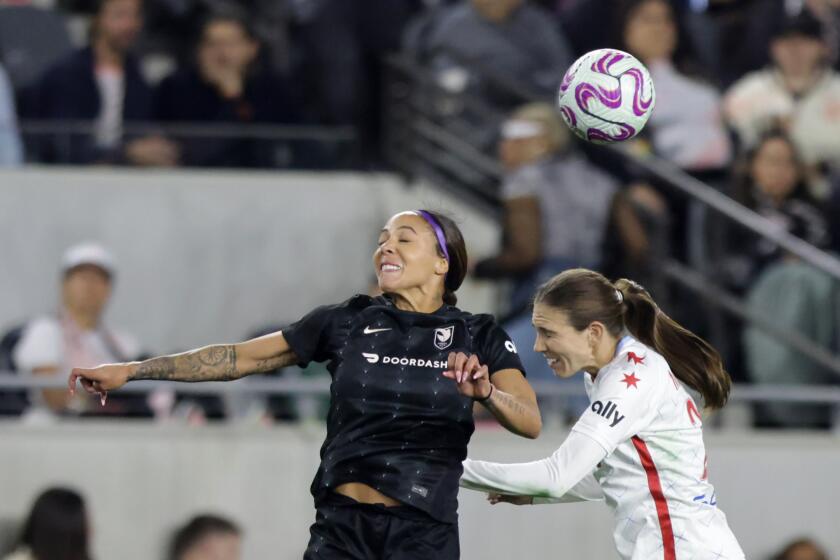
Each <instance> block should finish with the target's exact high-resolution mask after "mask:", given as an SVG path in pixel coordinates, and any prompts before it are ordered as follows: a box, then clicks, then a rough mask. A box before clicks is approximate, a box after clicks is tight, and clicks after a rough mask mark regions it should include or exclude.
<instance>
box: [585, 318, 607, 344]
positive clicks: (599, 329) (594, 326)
mask: <svg viewBox="0 0 840 560" xmlns="http://www.w3.org/2000/svg"><path fill="white" fill-rule="evenodd" d="M587 331H588V333H587V340H588V341H589V346H590V347H591V348H595V347H596V346H597V345H598V343H600V342H601V339H603V338H604V332H605V328H604V324H603V323H601V322H600V321H592V322H591V323H589V326H588V327H587Z"/></svg>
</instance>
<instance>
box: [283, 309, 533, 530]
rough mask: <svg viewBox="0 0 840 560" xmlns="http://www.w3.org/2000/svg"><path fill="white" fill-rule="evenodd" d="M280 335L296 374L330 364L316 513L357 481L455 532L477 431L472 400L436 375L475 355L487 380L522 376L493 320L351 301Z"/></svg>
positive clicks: (320, 312)
mask: <svg viewBox="0 0 840 560" xmlns="http://www.w3.org/2000/svg"><path fill="white" fill-rule="evenodd" d="M283 336H284V338H285V339H286V341H287V342H288V343H289V345H290V346H291V348H292V350H293V351H294V352H295V354H297V356H298V358H299V359H300V364H301V365H302V366H305V365H306V364H307V363H309V362H310V361H318V362H321V361H328V362H329V365H328V369H329V371H330V373H331V375H332V384H331V387H330V393H331V403H330V411H329V415H328V417H327V437H326V440H325V441H324V444H323V446H322V447H321V465H320V467H319V469H318V473H317V475H316V476H315V480H314V481H313V483H312V494H313V496H314V497H315V501H316V504H317V503H319V501H320V500H323V498H324V497H325V496H326V495H327V494H328V493H329V491H330V490H331V489H333V488H335V487H337V486H339V485H341V484H344V483H347V482H361V483H364V484H367V485H369V486H371V487H373V488H376V489H377V490H379V491H380V492H382V493H383V494H385V495H387V496H390V497H392V498H394V499H396V500H399V501H401V502H403V503H405V504H408V505H411V506H414V507H417V508H419V509H421V510H423V511H425V512H427V513H428V514H429V515H431V516H432V517H434V518H435V519H438V520H440V521H444V522H449V523H454V522H455V521H456V519H457V509H458V500H457V494H458V479H459V478H460V476H461V462H462V461H463V460H464V459H465V458H466V456H467V443H468V442H469V440H470V436H471V435H472V433H473V430H474V429H475V427H474V425H473V415H472V400H471V399H470V398H469V397H464V396H462V395H460V394H459V393H458V390H457V388H456V385H455V383H454V382H453V381H452V380H451V379H447V378H445V377H443V375H442V373H443V371H444V370H445V369H446V365H447V357H448V355H449V353H450V352H452V351H464V352H467V353H470V354H477V355H478V357H479V359H480V362H481V363H482V364H484V365H487V366H488V368H489V370H490V373H491V375H492V374H493V373H495V372H497V371H500V370H503V369H518V370H520V371H523V370H522V364H521V363H520V361H519V356H518V355H517V354H516V348H515V347H514V345H513V343H512V342H511V340H510V338H508V336H507V334H506V333H505V332H504V331H503V330H502V329H501V328H500V327H499V326H498V325H496V323H495V322H494V320H493V318H492V317H491V316H490V315H472V314H470V313H467V312H465V311H461V310H460V309H458V308H456V307H452V306H448V305H444V306H443V307H441V308H440V309H439V310H437V311H436V312H434V313H414V312H410V311H401V310H399V309H397V308H396V306H395V305H394V304H393V302H392V301H391V300H390V299H388V298H387V297H377V298H371V297H369V296H356V297H353V298H351V299H349V300H347V301H346V302H344V303H342V304H339V305H331V306H324V307H319V308H317V309H315V310H314V311H312V312H311V313H309V314H308V315H307V316H306V317H304V318H303V319H301V320H300V321H298V322H297V323H295V324H293V325H291V326H290V327H288V328H286V329H283ZM523 373H524V372H523Z"/></svg>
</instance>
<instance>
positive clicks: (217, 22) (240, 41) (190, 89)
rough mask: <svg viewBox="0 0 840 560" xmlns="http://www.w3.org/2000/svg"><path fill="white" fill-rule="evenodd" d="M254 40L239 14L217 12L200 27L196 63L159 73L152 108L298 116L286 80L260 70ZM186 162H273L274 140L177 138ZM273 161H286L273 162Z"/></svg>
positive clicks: (246, 116)
mask: <svg viewBox="0 0 840 560" xmlns="http://www.w3.org/2000/svg"><path fill="white" fill-rule="evenodd" d="M259 50H260V44H259V42H258V41H257V39H256V37H255V36H254V34H253V32H252V30H251V28H250V26H249V23H248V21H247V19H246V18H245V16H244V15H243V14H240V13H239V12H234V11H230V10H229V11H226V12H218V13H216V14H214V15H211V16H209V17H208V19H207V20H206V21H205V22H204V24H203V25H202V28H201V33H200V37H199V40H198V44H197V45H196V49H195V51H196V52H195V59H196V63H195V65H193V66H190V67H188V68H183V69H181V70H179V71H177V72H176V73H175V74H173V75H171V76H169V77H168V78H166V79H164V80H163V82H162V83H161V84H160V86H159V89H158V92H157V108H156V113H157V116H158V118H159V119H160V120H162V121H172V122H177V121H182V122H184V121H186V122H204V123H214V122H216V123H221V122H224V123H233V124H240V125H246V124H251V123H291V122H295V121H296V120H298V118H299V113H300V110H299V108H298V106H297V103H296V102H295V101H294V96H293V92H292V90H291V87H290V85H289V84H287V83H285V82H284V81H282V80H280V79H279V78H278V77H276V76H274V75H272V74H271V73H270V72H268V71H265V70H263V69H262V68H261V67H260V66H259V64H258V62H257V57H258V54H259ZM177 141H178V144H179V146H180V149H181V155H182V157H181V162H182V163H184V164H186V165H198V166H224V167H254V166H274V165H276V164H277V163H278V162H277V161H276V158H275V155H276V154H275V152H276V150H277V149H278V148H279V146H278V144H277V143H275V142H271V141H268V140H255V139H252V138H202V137H192V138H191V137H183V138H178V140H177ZM279 163H281V164H282V163H288V161H286V162H283V161H281V162H279Z"/></svg>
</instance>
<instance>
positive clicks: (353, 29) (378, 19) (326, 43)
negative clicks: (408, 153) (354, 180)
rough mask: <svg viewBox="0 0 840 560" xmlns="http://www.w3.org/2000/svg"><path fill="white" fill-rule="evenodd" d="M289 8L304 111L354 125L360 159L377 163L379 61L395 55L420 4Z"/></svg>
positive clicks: (362, 1) (367, 2)
mask: <svg viewBox="0 0 840 560" xmlns="http://www.w3.org/2000/svg"><path fill="white" fill-rule="evenodd" d="M274 4H278V2H274ZM289 4H290V6H292V9H291V12H292V18H293V20H294V24H293V25H292V26H291V28H292V29H291V40H290V45H289V46H290V49H288V50H289V51H290V52H291V53H293V56H291V57H290V58H292V61H293V64H292V73H293V75H294V76H295V79H296V82H295V83H296V85H297V86H298V87H300V88H301V89H302V90H303V91H304V92H305V101H306V110H307V112H308V113H309V114H312V115H313V116H314V117H315V118H317V119H318V121H319V122H322V123H324V124H332V125H354V126H356V127H357V130H358V131H359V133H360V139H361V141H362V142H361V143H362V147H363V148H364V149H365V153H364V154H363V155H364V156H365V157H366V158H368V157H372V158H373V159H374V161H373V162H374V163H375V160H376V159H377V158H378V157H379V155H378V154H376V153H375V151H376V149H377V146H376V142H377V141H378V140H379V138H380V134H381V130H380V128H381V124H382V123H381V122H380V118H381V113H382V111H381V109H380V107H381V105H382V98H381V93H382V90H383V89H384V88H383V81H384V76H383V74H384V72H383V68H384V65H383V59H384V58H385V57H386V56H387V55H389V54H391V53H394V52H397V51H399V49H400V46H401V41H402V36H403V31H404V29H405V27H406V25H407V24H408V23H409V21H411V20H412V17H413V16H414V15H415V14H416V13H418V12H419V11H420V9H421V8H422V4H423V1H422V0H356V1H354V2H347V1H346V0H314V1H307V2H294V3H289ZM273 35H274V36H276V35H277V33H276V31H274V32H273ZM272 50H274V51H276V48H275V49H272ZM273 58H275V59H276V58H277V57H276V55H275V56H274V57H273Z"/></svg>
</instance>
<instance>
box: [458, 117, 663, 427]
mask: <svg viewBox="0 0 840 560" xmlns="http://www.w3.org/2000/svg"><path fill="white" fill-rule="evenodd" d="M499 159H500V160H501V163H502V165H503V166H504V168H505V170H506V176H505V179H504V181H503V183H502V187H501V194H502V197H503V198H504V202H505V221H504V234H503V236H502V237H503V239H504V244H503V246H502V247H501V251H500V252H499V253H498V254H497V255H494V256H492V257H489V258H485V259H483V260H481V261H479V262H478V263H477V264H476V266H475V269H474V270H473V273H474V275H475V276H476V277H477V278H482V279H487V280H499V279H509V280H512V282H513V288H512V290H511V293H510V299H509V303H508V311H507V313H508V316H509V317H511V319H509V320H508V322H506V323H505V329H506V330H507V332H508V333H510V336H511V338H512V339H513V341H514V344H516V346H517V348H520V357H521V359H522V360H523V365H524V366H525V369H526V371H528V375H529V377H530V378H531V379H542V380H553V379H554V375H553V373H552V372H551V370H550V369H549V368H548V366H546V364H545V360H544V359H543V358H542V356H540V355H539V354H537V353H535V352H533V351H532V350H531V348H533V347H534V340H535V338H534V336H535V335H534V331H533V329H532V328H531V316H530V312H529V311H528V309H529V305H530V301H531V298H532V296H533V294H534V291H535V290H536V288H537V286H539V285H540V284H541V283H543V282H544V281H546V280H548V279H549V278H551V277H552V276H553V275H554V274H557V273H558V272H561V271H563V270H566V269H569V268H573V267H576V266H585V267H590V268H600V267H601V266H602V265H604V264H605V263H604V260H605V259H604V254H605V251H604V245H605V241H607V231H608V228H612V229H614V230H615V233H616V235H615V240H616V242H617V245H618V246H619V247H620V248H621V255H622V256H624V257H625V260H626V261H628V262H639V261H640V260H641V255H643V254H645V253H646V251H647V250H648V245H649V243H648V235H647V233H646V231H645V228H644V226H643V225H642V222H641V221H640V220H639V218H638V216H637V215H636V213H635V211H634V209H633V208H632V206H631V204H630V201H629V197H628V196H627V195H626V194H624V193H623V192H622V189H621V186H620V185H619V183H618V181H616V180H615V179H614V178H613V177H611V176H610V175H607V174H606V173H604V172H603V171H601V170H600V169H598V168H597V167H595V166H594V165H592V164H591V163H590V162H589V161H588V160H587V159H586V158H585V157H584V156H583V155H582V154H580V153H579V152H578V151H577V150H575V149H574V147H573V146H572V142H571V134H570V132H569V129H568V127H567V126H566V124H565V123H564V122H563V120H562V118H561V117H560V115H559V114H558V113H557V110H556V108H555V107H554V106H552V105H550V104H548V103H530V104H527V105H523V106H522V107H520V108H518V109H517V110H515V111H514V112H513V113H512V114H511V115H510V118H509V119H508V120H507V121H506V122H505V123H504V125H503V126H502V129H501V140H500V143H499ZM585 407H586V402H585V401H584V400H583V399H581V400H580V402H578V403H577V404H575V403H569V402H567V403H566V404H565V405H564V406H563V407H561V408H562V409H558V410H557V412H559V413H561V414H565V415H567V416H569V417H572V416H576V415H577V412H578V410H577V409H578V408H580V409H582V408H585ZM546 410H551V408H550V407H546Z"/></svg>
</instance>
